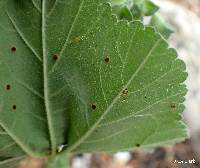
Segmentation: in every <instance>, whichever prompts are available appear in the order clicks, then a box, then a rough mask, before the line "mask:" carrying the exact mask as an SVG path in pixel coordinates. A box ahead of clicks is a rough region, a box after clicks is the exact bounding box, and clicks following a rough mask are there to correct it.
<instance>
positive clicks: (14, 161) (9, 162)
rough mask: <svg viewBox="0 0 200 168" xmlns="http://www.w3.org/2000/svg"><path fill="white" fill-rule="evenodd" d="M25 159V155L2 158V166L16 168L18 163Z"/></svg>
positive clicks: (0, 163) (2, 167)
mask: <svg viewBox="0 0 200 168" xmlns="http://www.w3.org/2000/svg"><path fill="white" fill-rule="evenodd" d="M23 159H25V156H20V157H16V158H10V159H6V160H1V159H0V168H15V167H16V166H17V164H18V163H19V162H20V161H21V160H23Z"/></svg>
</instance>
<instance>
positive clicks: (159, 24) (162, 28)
mask: <svg viewBox="0 0 200 168" xmlns="http://www.w3.org/2000/svg"><path fill="white" fill-rule="evenodd" d="M150 25H151V26H154V27H155V28H156V30H157V31H158V32H159V33H160V34H161V35H162V36H163V37H164V38H165V39H168V38H169V36H170V35H171V34H172V33H173V32H174V31H175V30H174V28H173V27H172V26H171V25H170V24H169V23H167V22H166V21H165V19H164V18H163V17H161V16H160V15H159V14H156V15H154V16H153V17H152V19H151V22H150Z"/></svg>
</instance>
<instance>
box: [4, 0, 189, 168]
mask: <svg viewBox="0 0 200 168" xmlns="http://www.w3.org/2000/svg"><path fill="white" fill-rule="evenodd" d="M104 2H105V0H66V1H65V0H43V1H40V0H27V1H25V0H18V1H16V0H0V158H1V162H0V168H4V167H10V168H12V167H14V166H13V165H15V163H16V161H18V160H20V159H22V158H24V157H26V156H33V157H41V158H42V157H48V158H49V160H50V163H51V162H53V164H54V159H55V158H56V159H55V160H57V157H58V156H59V155H62V156H65V155H67V154H69V153H75V152H79V153H80V152H116V151H125V150H133V149H136V148H138V147H154V146H160V145H163V144H169V143H175V142H178V141H181V140H183V139H184V138H185V137H187V131H186V129H185V126H184V124H183V123H182V121H181V120H182V118H181V112H182V111H183V110H184V106H183V101H184V96H185V94H186V91H187V90H186V87H185V85H184V84H183V82H184V81H185V79H186V76H187V73H186V72H185V64H184V63H183V62H182V61H181V60H179V59H177V54H176V51H175V50H174V49H169V48H168V45H167V43H166V41H165V40H164V39H163V38H162V37H161V36H160V35H159V33H157V32H156V31H155V30H154V29H153V28H151V27H145V26H144V25H143V24H142V23H141V22H140V21H134V20H133V21H132V22H130V23H129V22H128V21H127V20H123V19H122V20H121V21H119V20H117V18H116V16H114V15H112V13H111V7H110V5H109V4H108V3H104ZM116 2H117V1H116ZM145 2H148V3H147V4H146V5H141V6H140V5H139V6H138V7H139V10H141V9H142V10H143V12H144V11H145V15H151V14H152V13H154V12H155V11H156V10H157V7H154V6H153V4H151V3H150V2H149V1H145ZM139 4H140V3H139ZM148 6H149V7H148ZM125 8H126V7H125ZM154 8H156V10H155V9H154ZM126 13H129V14H130V16H132V12H130V10H129V9H128V8H127V9H126V10H125V11H124V15H125V16H126ZM128 20H129V19H128ZM130 20H131V19H130ZM55 163H58V164H60V165H61V166H63V161H62V160H60V161H58V162H56V161H55ZM61 166H60V167H61Z"/></svg>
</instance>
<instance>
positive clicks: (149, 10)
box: [142, 0, 159, 16]
mask: <svg viewBox="0 0 200 168" xmlns="http://www.w3.org/2000/svg"><path fill="white" fill-rule="evenodd" d="M158 9H159V7H158V6H157V5H155V4H154V3H153V2H151V1H150V0H145V1H144V3H143V5H142V11H143V13H144V15H145V16H151V15H153V14H154V13H156V12H157V11H158Z"/></svg>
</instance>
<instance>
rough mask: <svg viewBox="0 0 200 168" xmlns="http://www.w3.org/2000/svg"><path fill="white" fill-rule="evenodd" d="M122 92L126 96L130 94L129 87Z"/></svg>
mask: <svg viewBox="0 0 200 168" xmlns="http://www.w3.org/2000/svg"><path fill="white" fill-rule="evenodd" d="M122 94H123V95H124V96H127V95H128V89H127V88H126V89H124V90H123V91H122Z"/></svg>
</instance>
